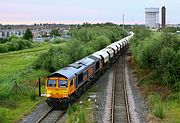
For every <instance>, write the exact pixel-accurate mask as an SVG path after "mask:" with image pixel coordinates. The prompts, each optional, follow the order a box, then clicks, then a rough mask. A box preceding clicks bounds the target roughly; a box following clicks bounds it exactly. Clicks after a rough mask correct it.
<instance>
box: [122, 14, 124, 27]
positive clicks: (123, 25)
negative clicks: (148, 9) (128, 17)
mask: <svg viewBox="0 0 180 123" xmlns="http://www.w3.org/2000/svg"><path fill="white" fill-rule="evenodd" d="M122 19H123V30H124V13H123V18H122Z"/></svg>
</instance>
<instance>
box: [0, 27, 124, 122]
mask: <svg viewBox="0 0 180 123" xmlns="http://www.w3.org/2000/svg"><path fill="white" fill-rule="evenodd" d="M85 28H88V29H85ZM82 30H83V31H85V30H86V31H85V33H84V32H83V31H82ZM77 32H78V33H77ZM70 34H71V36H72V39H71V40H69V41H62V40H58V39H56V40H54V41H49V42H45V43H34V42H32V41H29V40H25V39H21V38H17V37H15V36H12V37H10V38H8V39H1V40H0V45H4V46H5V45H7V50H6V51H7V53H1V54H0V73H1V74H0V84H1V86H0V90H1V91H0V122H7V123H8V122H17V121H18V120H19V119H20V118H22V116H23V115H24V114H25V113H28V112H30V111H31V110H32V109H33V108H34V107H35V106H36V105H37V104H38V103H39V102H41V101H42V100H43V99H39V98H37V91H38V88H37V86H36V84H37V81H38V78H39V77H41V80H42V82H43V83H42V84H43V87H42V90H43V91H44V79H45V78H44V77H46V76H47V75H49V74H50V73H49V71H55V70H59V69H61V68H62V67H64V66H66V65H68V64H69V63H72V62H74V61H76V60H78V59H80V58H82V57H85V56H87V55H89V54H91V53H93V52H95V51H97V50H100V49H101V48H103V47H105V46H106V45H108V44H110V43H111V42H113V41H115V40H118V39H120V38H122V37H124V36H126V32H124V31H122V30H121V29H120V28H119V27H118V26H115V25H111V26H110V25H99V26H98V25H97V26H94V25H92V26H90V27H81V26H80V27H79V28H74V29H73V30H72V31H71V32H70ZM76 34H77V35H79V36H80V35H84V34H85V35H84V37H83V36H81V38H78V37H76ZM92 34H93V35H92ZM28 39H30V38H28ZM10 44H11V45H10ZM28 44H29V45H28ZM4 46H3V47H0V50H2V48H4ZM11 47H13V48H14V49H13V48H11ZM17 47H18V48H17ZM10 48H11V50H9V49H10ZM28 48H29V49H28ZM22 49H25V50H22ZM12 50H13V52H10V51H12ZM15 50H19V51H15ZM34 68H35V69H34ZM9 112H10V113H9ZM85 114H86V112H84V111H82V112H81V113H80V114H78V117H79V118H80V121H84V120H86V118H85V119H84V117H86V116H84V115H85Z"/></svg>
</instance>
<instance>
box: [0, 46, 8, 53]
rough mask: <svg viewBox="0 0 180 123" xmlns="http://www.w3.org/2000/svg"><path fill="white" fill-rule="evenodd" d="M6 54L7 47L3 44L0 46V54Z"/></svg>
mask: <svg viewBox="0 0 180 123" xmlns="http://www.w3.org/2000/svg"><path fill="white" fill-rule="evenodd" d="M6 52H8V47H7V45H5V44H0V53H6Z"/></svg>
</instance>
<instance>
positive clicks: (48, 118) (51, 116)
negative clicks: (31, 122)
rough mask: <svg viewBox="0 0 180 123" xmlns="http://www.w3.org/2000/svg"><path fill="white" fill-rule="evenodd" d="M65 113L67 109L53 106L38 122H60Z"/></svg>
mask: <svg viewBox="0 0 180 123" xmlns="http://www.w3.org/2000/svg"><path fill="white" fill-rule="evenodd" d="M65 113H66V111H62V110H57V109H54V108H51V109H50V110H48V112H47V113H45V114H44V115H43V116H42V117H41V118H40V119H39V120H38V121H37V122H36V123H58V121H59V120H60V118H61V117H63V115H64V114H65Z"/></svg>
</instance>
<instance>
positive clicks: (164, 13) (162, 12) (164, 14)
mask: <svg viewBox="0 0 180 123" xmlns="http://www.w3.org/2000/svg"><path fill="white" fill-rule="evenodd" d="M161 14H162V18H161V22H162V23H161V26H162V28H165V27H166V8H165V6H163V7H162V8H161Z"/></svg>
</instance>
